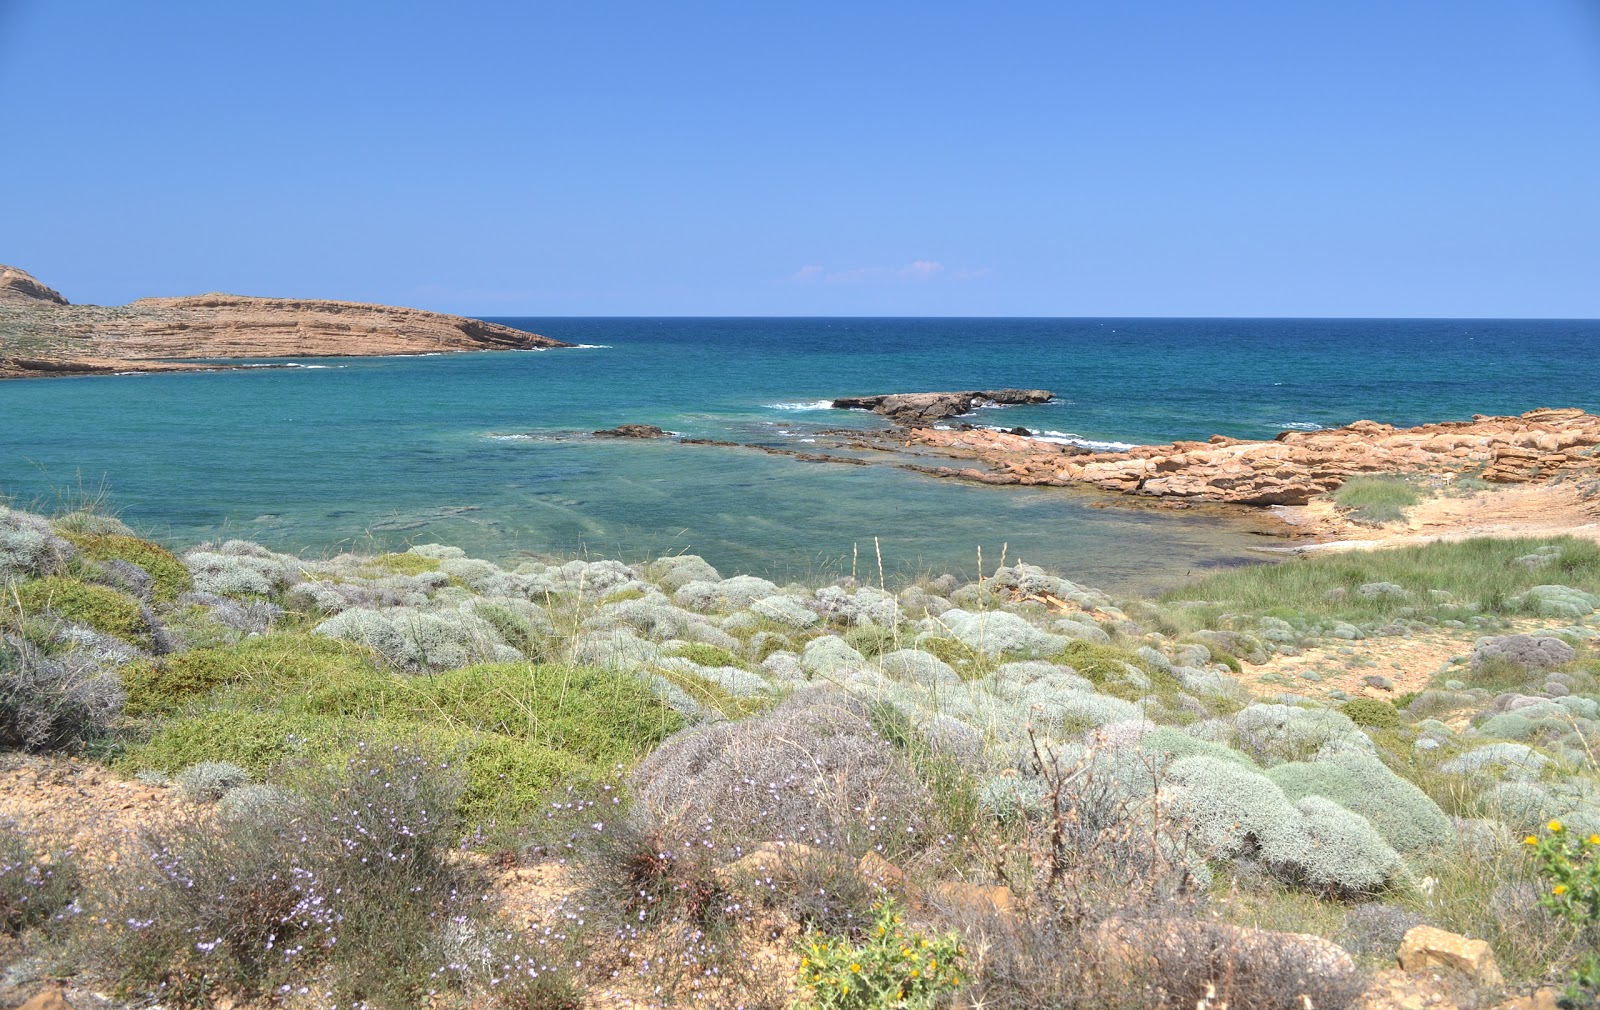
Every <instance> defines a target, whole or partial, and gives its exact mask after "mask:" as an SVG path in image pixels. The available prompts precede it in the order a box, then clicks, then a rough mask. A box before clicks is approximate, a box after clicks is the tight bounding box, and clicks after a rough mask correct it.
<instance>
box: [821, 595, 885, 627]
mask: <svg viewBox="0 0 1600 1010" xmlns="http://www.w3.org/2000/svg"><path fill="white" fill-rule="evenodd" d="M812 606H813V607H815V608H816V610H817V612H818V613H820V614H822V615H823V616H824V617H830V618H834V619H837V620H842V621H845V622H847V623H849V624H876V625H878V626H880V627H884V628H892V627H894V626H895V625H896V624H898V623H899V622H900V618H901V613H902V612H901V609H900V602H899V600H897V599H896V598H895V597H894V596H892V595H891V594H889V593H886V592H884V591H883V590H881V589H875V588H873V587H872V586H862V587H860V588H859V589H857V590H856V591H855V592H853V593H852V592H850V591H849V590H846V589H843V588H841V587H839V586H824V587H822V588H821V589H819V590H817V591H816V593H815V594H814V595H813V598H812Z"/></svg>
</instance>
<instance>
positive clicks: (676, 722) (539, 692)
mask: <svg viewBox="0 0 1600 1010" xmlns="http://www.w3.org/2000/svg"><path fill="white" fill-rule="evenodd" d="M123 683H124V686H125V687H126V689H127V692H128V709H127V710H128V712H129V714H130V715H133V716H138V717H146V718H148V719H150V720H151V723H150V731H151V732H150V736H149V737H148V739H146V740H145V741H144V742H143V743H139V744H135V745H133V746H132V747H130V748H129V749H128V751H127V752H126V753H125V754H124V756H123V757H122V758H121V759H120V761H119V763H120V764H122V765H123V766H125V767H127V768H129V769H130V770H145V769H149V770H154V771H162V772H168V773H171V772H175V771H177V770H179V769H181V768H183V767H186V766H188V765H191V764H194V763H195V762H197V761H231V762H233V763H235V764H238V765H240V766H242V767H244V768H246V769H248V770H249V771H250V772H251V773H252V774H253V775H255V776H256V777H258V778H265V779H268V780H277V781H284V782H286V783H287V784H290V785H293V784H295V782H294V781H293V779H294V777H295V776H296V775H299V774H302V772H297V771H295V770H294V769H295V768H298V767H303V766H305V765H306V764H307V763H308V761H309V762H310V763H311V764H314V765H317V766H329V765H334V764H339V763H342V762H343V761H344V760H345V759H346V758H347V757H348V756H349V755H350V754H351V753H352V752H353V750H354V748H355V747H356V746H357V745H358V744H368V745H372V746H390V745H407V746H416V747H418V748H421V749H422V750H424V751H425V752H426V753H428V754H430V755H432V756H434V757H436V758H438V759H440V760H449V761H452V762H453V763H455V764H456V765H457V766H459V767H460V768H462V769H463V770H464V774H465V776H466V779H467V789H466V793H465V794H464V796H463V798H462V801H461V809H460V813H461V814H462V816H463V817H464V818H466V819H467V821H468V822H469V823H484V822H487V821H490V820H494V821H498V822H500V823H502V824H507V823H510V822H512V821H515V820H518V819H525V818H526V817H527V816H529V815H530V814H531V813H532V812H533V810H534V808H535V807H536V806H537V804H538V802H539V797H540V796H542V795H543V794H544V793H545V792H546V791H548V790H549V789H551V788H552V787H554V786H556V785H558V784H565V783H569V782H581V781H591V780H598V779H599V778H602V777H605V776H607V775H614V773H615V767H616V766H618V765H622V766H628V765H631V764H632V763H633V762H634V761H636V760H637V759H638V758H639V757H641V756H642V755H644V754H645V753H647V752H649V751H650V750H651V749H652V748H653V747H654V746H655V745H656V744H657V743H659V742H660V741H661V740H662V739H663V738H665V737H666V736H668V735H669V734H671V733H673V732H675V731H677V730H678V729H679V728H680V727H681V726H682V719H681V718H680V717H679V716H678V714H677V713H675V712H673V711H672V710H671V709H669V708H667V707H666V706H665V705H663V704H662V703H661V702H660V701H659V700H658V699H657V698H655V697H654V696H653V695H652V694H651V693H650V690H649V687H648V686H647V685H646V684H645V683H644V681H642V680H641V679H640V678H638V677H634V676H628V675H624V674H617V673H611V672H607V671H603V670H598V669H593V668H590V667H578V666H570V665H565V664H538V663H492V664H484V665H479V666H471V667H465V668H463V669H459V670H450V671H448V672H445V673H440V674H434V675H430V676H410V675H406V674H401V673H395V672H393V671H391V670H388V669H386V668H384V667H383V666H382V665H381V664H380V663H379V662H378V661H377V659H376V658H375V657H374V656H373V655H372V654H371V653H370V652H368V651H367V650H365V649H363V648H361V647H359V646H355V645H352V644H350V643H347V642H340V641H336V640H333V639H329V638H324V637H322V636H319V635H313V634H310V633H308V632H304V631H286V632H276V633H273V634H267V635H261V636H258V637H254V638H247V639H245V640H244V641H242V642H240V643H239V644H237V645H233V646H223V647H216V648H208V649H195V650H191V651H190V652H186V653H181V654H178V655H174V656H167V657H163V658H161V659H158V660H149V661H145V662H141V663H136V664H133V665H131V666H130V667H129V668H128V669H127V670H125V671H124V673H123Z"/></svg>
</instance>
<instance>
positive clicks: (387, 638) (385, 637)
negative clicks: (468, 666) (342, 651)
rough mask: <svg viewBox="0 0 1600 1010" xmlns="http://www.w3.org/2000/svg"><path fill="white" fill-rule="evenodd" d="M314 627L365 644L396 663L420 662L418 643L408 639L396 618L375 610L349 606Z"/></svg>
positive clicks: (404, 664)
mask: <svg viewBox="0 0 1600 1010" xmlns="http://www.w3.org/2000/svg"><path fill="white" fill-rule="evenodd" d="M314 630H315V633H316V634H318V635H326V636H328V637H329V638H337V639H339V640H341V641H345V642H355V643H356V644H358V645H364V646H366V647H367V648H369V649H372V650H373V651H375V652H377V653H378V655H380V656H382V657H383V658H384V659H385V660H386V661H387V662H389V663H390V664H391V665H393V666H397V667H401V668H407V667H413V666H415V665H416V664H417V660H418V656H417V650H416V647H415V646H414V645H412V644H411V643H410V642H409V641H407V640H406V636H405V635H403V634H401V633H400V629H398V628H396V627H395V626H394V622H392V621H390V620H389V619H388V618H387V617H385V616H384V615H383V614H381V613H379V612H378V611H376V610H365V609H361V608H356V609H353V610H346V611H344V612H343V613H339V614H335V615H334V616H333V617H330V618H328V619H327V620H326V621H323V622H322V623H321V624H319V625H317V626H316V628H315V629H314Z"/></svg>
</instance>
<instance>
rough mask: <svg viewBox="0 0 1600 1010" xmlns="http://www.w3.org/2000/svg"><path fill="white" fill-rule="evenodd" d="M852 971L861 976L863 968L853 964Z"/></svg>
mask: <svg viewBox="0 0 1600 1010" xmlns="http://www.w3.org/2000/svg"><path fill="white" fill-rule="evenodd" d="M850 970H851V971H853V972H855V973H856V974H858V975H859V974H860V973H861V966H860V965H859V964H851V965H850Z"/></svg>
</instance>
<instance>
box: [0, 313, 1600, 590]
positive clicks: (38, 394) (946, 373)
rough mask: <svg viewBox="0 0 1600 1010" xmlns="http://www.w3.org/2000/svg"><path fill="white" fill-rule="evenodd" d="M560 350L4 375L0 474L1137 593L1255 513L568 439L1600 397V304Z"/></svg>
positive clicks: (665, 325)
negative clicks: (910, 405) (998, 402)
mask: <svg viewBox="0 0 1600 1010" xmlns="http://www.w3.org/2000/svg"><path fill="white" fill-rule="evenodd" d="M498 321H500V322H506V323H510V324H511V325H514V326H520V327H522V328H525V329H529V330H533V331H535V332H538V333H543V334H546V335H549V336H552V337H557V338H559V339H562V340H566V341H571V342H574V343H579V344H585V345H591V346H587V347H582V348H578V349H573V350H554V351H543V352H503V353H485V354H463V355H447V356H428V357H411V358H355V359H306V360H304V361H302V362H301V364H303V365H305V366H309V367H298V368H289V369H265V368H258V369H246V370H242V371H220V372H208V373H190V374H165V375H138V376H118V377H92V378H76V379H59V380H31V381H21V382H6V383H0V494H4V495H7V496H10V497H11V498H12V499H13V500H14V501H15V502H16V503H17V504H18V505H20V506H27V505H29V504H40V505H44V506H46V507H48V506H50V505H52V504H53V503H54V502H55V501H56V500H57V499H58V498H61V497H71V496H74V495H77V494H80V493H83V492H89V493H100V492H103V493H105V494H107V495H108V496H109V499H110V501H111V502H112V503H113V504H114V506H115V507H116V508H118V509H119V510H120V512H121V514H122V516H123V518H124V519H125V520H126V521H128V522H129V523H131V524H133V525H134V526H136V527H139V528H142V529H143V530H145V531H147V532H149V533H151V534H153V535H155V536H157V537H159V538H162V539H165V540H168V541H170V542H173V543H179V544H182V543H190V542H194V541H198V540H201V539H205V538H209V537H217V536H229V537H248V538H251V539H255V540H258V541H261V542H262V543H265V544H268V545H271V546H273V547H276V548H280V549H292V550H295V551H312V552H331V551H336V550H339V549H343V548H354V549H362V550H368V549H373V548H375V547H380V546H382V547H394V546H404V545H405V544H408V543H419V542H430V541H431V542H445V543H454V544H459V545H461V546H463V547H466V548H467V549H468V550H469V551H470V552H472V553H476V554H479V555H482V556H487V557H494V558H502V559H504V558H508V557H514V556H516V555H517V554H518V553H519V552H532V553H540V554H543V553H558V554H574V555H576V554H587V555H588V556H590V557H621V558H624V559H627V560H636V559H640V558H644V557H648V556H652V555H658V554H662V553H668V552H672V553H676V552H683V551H689V552H693V553H698V554H702V555H704V556H705V557H707V558H709V559H710V560H711V561H712V562H713V563H714V564H716V565H717V566H718V567H719V568H721V569H722V570H723V571H724V574H734V573H739V572H750V573H756V574H763V575H767V576H770V577H775V578H778V579H780V580H781V579H788V578H795V579H802V580H814V579H818V578H831V577H833V576H836V575H839V574H841V573H845V574H848V573H849V571H850V569H851V565H852V557H853V556H856V557H858V558H859V560H858V561H857V562H856V564H858V566H859V570H860V572H861V574H863V575H866V574H870V575H871V576H872V577H873V578H876V571H877V549H878V548H876V547H875V546H874V538H877V540H878V544H879V545H880V546H881V551H882V555H883V558H884V563H885V567H886V569H887V570H888V573H889V576H890V577H891V578H894V577H896V576H904V575H906V574H908V573H917V572H933V573H937V572H942V571H952V572H958V573H963V574H967V575H970V574H972V573H973V572H974V571H975V570H976V566H977V556H978V551H979V549H980V548H981V549H982V551H983V556H984V560H985V564H986V566H991V567H992V565H993V564H994V563H995V562H996V561H997V560H998V559H999V557H1000V553H1001V550H1002V548H1004V550H1005V551H1006V552H1007V556H1008V558H1010V559H1015V558H1017V557H1019V556H1020V557H1021V558H1023V559H1024V560H1027V561H1030V562H1034V563H1039V564H1044V565H1046V566H1049V567H1051V568H1053V569H1056V570H1058V571H1061V572H1063V573H1065V574H1067V575H1069V576H1070V577H1073V578H1076V579H1079V580H1081V581H1083V582H1086V583H1088V584H1091V585H1103V586H1106V587H1109V588H1120V589H1140V588H1150V587H1153V586H1157V585H1163V584H1170V583H1171V582H1173V581H1174V580H1176V579H1177V578H1180V577H1182V575H1183V574H1184V573H1185V572H1188V571H1195V570H1201V569H1205V568H1208V567H1214V566H1218V565H1226V564H1231V563H1237V562H1238V561H1239V560H1240V559H1242V558H1247V557H1249V556H1251V549H1252V548H1253V547H1256V546H1260V545H1262V544H1263V542H1264V541H1263V538H1262V537H1261V536H1259V535H1258V534H1256V533H1254V532H1252V526H1251V525H1250V524H1247V523H1239V522H1232V521H1228V520H1223V519H1218V518H1216V517H1214V516H1202V515H1195V514H1192V513H1183V512H1176V513H1174V512H1153V511H1148V510H1138V509H1126V508H1090V507H1089V506H1090V505H1091V504H1094V503H1103V502H1104V501H1105V496H1103V495H1097V494H1086V493H1083V492H1075V491H1069V490H1061V489H1020V488H996V487H985V486H974V485H967V484H962V483H957V482H953V481H940V480H936V479H933V478H929V477H926V476H923V475H919V474H915V473H910V472H906V471H903V470H897V469H894V468H892V467H887V466H874V467H839V466H833V465H827V464H817V463H806V462H801V461H798V460H795V459H791V458H786V457H778V456H769V455H764V454H760V453H755V452H751V451H748V450H740V449H723V448H711V447H701V446H684V445H678V444H676V443H673V442H667V441H656V442H638V441H632V440H623V441H615V440H603V439H593V438H588V437H580V436H579V435H578V434H577V433H582V432H587V431H589V430H591V429H595V428H602V427H610V426H613V425H616V424H620V423H626V422H641V423H648V424H656V425H659V426H661V427H663V428H666V429H668V430H671V431H674V432H680V433H682V434H685V435H690V436H695V437H705V438H715V439H727V440H732V441H739V442H761V443H765V444H773V445H792V446H793V447H795V448H801V449H803V448H805V447H806V445H807V444H808V443H807V442H806V439H808V438H810V437H812V433H814V432H815V431H816V430H817V429H819V428H823V427H838V426H842V425H856V426H869V425H877V424H879V423H880V422H879V419H877V418H876V417H875V416H873V415H870V414H865V413H856V412H843V411H833V410H827V409H821V408H820V404H819V401H823V400H826V399H828V398H831V397H835V396H843V395H848V394H865V393H878V392H895V391H921V390H935V389H964V388H987V387H999V386H1026V387H1046V388H1049V389H1052V390H1054V391H1055V392H1056V394H1057V395H1058V397H1059V401H1058V402H1056V403H1052V404H1049V405H1046V406H1037V407H1016V408H1008V409H1004V410H994V411H989V410H984V411H979V412H978V415H979V416H976V417H973V418H970V419H969V420H971V421H972V422H973V423H980V424H996V425H998V424H1003V425H1004V426H1006V427H1011V426H1013V425H1024V426H1026V427H1028V428H1030V429H1034V430H1036V431H1040V432H1046V433H1052V434H1053V435H1054V436H1055V437H1061V438H1073V439H1081V440H1084V441H1086V442H1097V443H1100V442H1103V443H1144V442H1166V441H1171V440H1173V439H1187V438H1205V437H1207V436H1209V435H1211V434H1213V433H1219V432H1220V433H1222V434H1226V435H1234V436H1239V437H1251V438H1268V437H1271V436H1272V435H1273V434H1274V433H1275V432H1277V431H1280V430H1282V429H1284V428H1292V427H1298V428H1311V427H1314V426H1335V425H1340V424H1346V423H1348V422H1350V421H1354V420H1357V419H1360V418H1372V419H1374V420H1379V421H1385V422H1390V423H1394V424H1400V425H1407V424H1416V423H1421V422H1425V421H1434V420H1444V419H1450V418H1467V417H1470V416H1471V415H1472V414H1474V413H1485V414H1499V413H1519V412H1522V411H1525V410H1530V409H1532V408H1534V407H1540V406H1577V407H1583V408H1586V409H1588V410H1591V411H1594V410H1597V409H1600V322H1596V321H1509V322H1508V321H1462V320H1432V321H1430V320H1217V319H1203V320H1182V319H683V318H673V319H500V320H498Z"/></svg>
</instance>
